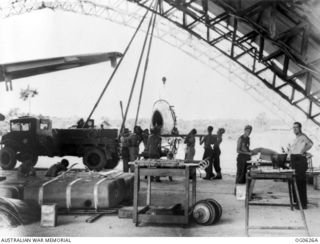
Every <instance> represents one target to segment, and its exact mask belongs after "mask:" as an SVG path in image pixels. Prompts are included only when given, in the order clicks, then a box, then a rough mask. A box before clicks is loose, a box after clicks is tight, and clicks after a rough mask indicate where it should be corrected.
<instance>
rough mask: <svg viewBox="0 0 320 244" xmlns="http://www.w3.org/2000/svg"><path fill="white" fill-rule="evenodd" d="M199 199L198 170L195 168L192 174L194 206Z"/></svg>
mask: <svg viewBox="0 0 320 244" xmlns="http://www.w3.org/2000/svg"><path fill="white" fill-rule="evenodd" d="M196 201H197V173H196V170H195V169H193V174H192V206H194V205H195V204H196Z"/></svg>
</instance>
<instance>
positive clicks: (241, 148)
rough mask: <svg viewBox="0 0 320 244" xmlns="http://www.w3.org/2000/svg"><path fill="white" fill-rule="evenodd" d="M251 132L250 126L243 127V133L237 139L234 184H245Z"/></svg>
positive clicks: (249, 157) (250, 152)
mask: <svg viewBox="0 0 320 244" xmlns="http://www.w3.org/2000/svg"><path fill="white" fill-rule="evenodd" d="M251 132H252V126H251V125H246V126H245V127H244V133H243V135H241V136H240V137H239V139H238V143H237V153H238V157H237V175H236V184H245V183H246V173H247V161H249V160H250V159H251V155H253V151H251V150H250V137H249V136H250V134H251Z"/></svg>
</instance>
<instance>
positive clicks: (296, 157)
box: [288, 122, 313, 209]
mask: <svg viewBox="0 0 320 244" xmlns="http://www.w3.org/2000/svg"><path fill="white" fill-rule="evenodd" d="M293 132H294V134H295V135H296V138H295V139H294V141H293V143H292V144H291V145H290V147H289V155H288V157H289V158H290V161H291V167H292V168H293V169H295V171H296V180H297V187H298V192H299V197H300V201H301V205H302V207H303V208H304V209H306V208H307V202H308V201H307V177H306V171H307V169H308V163H307V158H306V152H307V151H308V150H310V148H311V147H312V146H313V142H312V141H311V140H310V139H309V137H307V135H305V134H304V133H302V125H301V123H300V122H294V123H293ZM294 198H295V199H296V196H295V194H294Z"/></svg>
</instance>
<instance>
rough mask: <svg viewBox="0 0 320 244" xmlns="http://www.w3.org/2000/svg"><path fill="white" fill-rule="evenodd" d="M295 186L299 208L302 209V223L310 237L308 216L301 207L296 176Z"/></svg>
mask: <svg viewBox="0 0 320 244" xmlns="http://www.w3.org/2000/svg"><path fill="white" fill-rule="evenodd" d="M293 186H294V187H293V188H294V191H295V193H296V198H297V201H298V206H299V209H300V214H301V218H302V221H303V225H304V228H305V230H306V232H307V235H308V236H310V233H309V229H308V226H307V221H306V216H305V215H304V211H303V208H302V205H301V201H300V195H299V192H298V186H297V182H296V178H295V176H294V177H293Z"/></svg>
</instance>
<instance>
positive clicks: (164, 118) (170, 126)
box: [150, 100, 177, 135]
mask: <svg viewBox="0 0 320 244" xmlns="http://www.w3.org/2000/svg"><path fill="white" fill-rule="evenodd" d="M176 123H177V122H176V115H175V112H174V110H173V106H170V104H169V103H168V102H167V101H166V100H157V101H156V102H155V103H154V104H153V109H152V116H151V124H150V128H151V129H153V128H155V127H158V128H160V134H166V135H170V134H172V132H173V131H175V130H176Z"/></svg>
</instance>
